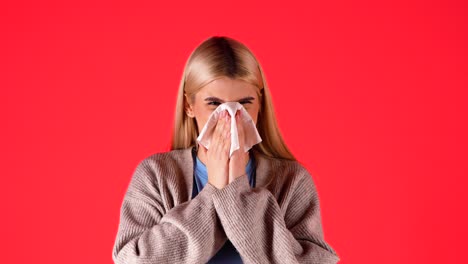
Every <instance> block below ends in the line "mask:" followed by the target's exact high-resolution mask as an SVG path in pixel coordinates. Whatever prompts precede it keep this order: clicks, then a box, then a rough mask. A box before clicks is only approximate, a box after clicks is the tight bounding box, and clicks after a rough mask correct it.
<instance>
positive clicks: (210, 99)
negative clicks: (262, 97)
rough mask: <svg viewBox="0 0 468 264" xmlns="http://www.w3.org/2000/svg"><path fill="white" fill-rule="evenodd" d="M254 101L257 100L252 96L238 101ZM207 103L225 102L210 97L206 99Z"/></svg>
mask: <svg viewBox="0 0 468 264" xmlns="http://www.w3.org/2000/svg"><path fill="white" fill-rule="evenodd" d="M252 100H255V98H253V97H252V96H248V97H244V98H241V99H239V100H237V101H252ZM205 101H219V102H224V101H223V100H221V99H219V98H218V97H214V96H210V97H207V98H205Z"/></svg>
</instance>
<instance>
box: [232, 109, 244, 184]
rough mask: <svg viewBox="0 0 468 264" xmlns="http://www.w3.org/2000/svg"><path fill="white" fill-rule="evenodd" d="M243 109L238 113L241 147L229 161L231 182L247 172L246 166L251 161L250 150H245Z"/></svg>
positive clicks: (237, 122) (237, 121)
mask: <svg viewBox="0 0 468 264" xmlns="http://www.w3.org/2000/svg"><path fill="white" fill-rule="evenodd" d="M240 115H241V111H237V113H236V124H237V133H238V135H239V149H238V150H236V151H234V152H233V153H232V156H231V158H230V161H229V183H231V182H233V181H234V180H235V179H236V178H238V177H240V176H242V175H244V174H245V167H246V166H247V163H248V162H249V152H244V136H245V134H244V122H242V120H241V118H240Z"/></svg>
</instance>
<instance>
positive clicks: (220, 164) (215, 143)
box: [204, 111, 231, 189]
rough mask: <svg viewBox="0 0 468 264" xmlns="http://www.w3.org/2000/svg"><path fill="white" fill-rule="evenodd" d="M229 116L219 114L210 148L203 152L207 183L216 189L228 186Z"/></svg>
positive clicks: (225, 112)
mask: <svg viewBox="0 0 468 264" xmlns="http://www.w3.org/2000/svg"><path fill="white" fill-rule="evenodd" d="M230 131H231V116H230V115H229V114H228V113H227V111H223V112H222V113H221V114H219V117H218V122H217V123H216V127H215V130H214V132H213V135H212V138H211V143H210V148H209V149H208V150H207V149H206V148H204V150H205V154H206V155H205V156H206V158H207V161H206V170H207V172H208V182H209V183H210V184H211V185H213V186H215V187H216V188H218V189H222V188H224V187H225V186H226V185H228V184H229V149H230V147H231V133H230Z"/></svg>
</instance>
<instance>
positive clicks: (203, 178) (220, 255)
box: [192, 148, 255, 264]
mask: <svg viewBox="0 0 468 264" xmlns="http://www.w3.org/2000/svg"><path fill="white" fill-rule="evenodd" d="M193 150H195V148H193ZM192 155H193V159H194V174H193V180H194V183H195V184H193V192H192V199H193V198H194V197H195V196H197V194H198V193H199V192H200V191H201V190H202V189H203V187H205V185H206V183H207V182H208V173H207V170H206V166H205V164H203V163H202V162H201V161H200V159H199V158H198V157H197V154H196V151H192ZM245 172H246V173H247V174H248V178H249V183H250V186H252V187H255V160H254V158H253V155H252V154H250V158H249V162H248V163H247V166H246V168H245ZM208 263H210V264H212V263H226V264H230V263H233V264H234V263H242V259H241V257H240V255H239V252H237V250H236V248H235V247H234V245H233V244H232V243H231V241H230V240H229V239H228V240H227V241H226V243H225V244H224V246H223V247H222V248H221V249H220V250H219V251H218V252H217V253H216V255H214V256H213V257H212V258H211V259H210V261H209V262H208Z"/></svg>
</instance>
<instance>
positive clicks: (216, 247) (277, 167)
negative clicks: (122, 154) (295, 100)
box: [112, 36, 339, 264]
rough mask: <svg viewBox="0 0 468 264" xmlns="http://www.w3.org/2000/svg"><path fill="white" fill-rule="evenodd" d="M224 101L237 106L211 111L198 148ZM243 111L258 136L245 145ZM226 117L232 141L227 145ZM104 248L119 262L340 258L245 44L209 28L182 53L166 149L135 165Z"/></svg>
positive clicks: (317, 260) (326, 260)
mask: <svg viewBox="0 0 468 264" xmlns="http://www.w3.org/2000/svg"><path fill="white" fill-rule="evenodd" d="M227 102H238V103H240V104H241V105H242V106H243V107H244V108H245V110H246V112H243V111H237V112H236V114H235V116H233V115H232V114H231V115H230V114H228V113H227V112H226V111H224V112H220V113H219V114H218V116H217V117H216V119H215V122H216V123H215V127H214V128H213V133H212V137H211V143H210V146H209V148H206V147H205V146H203V145H201V144H199V142H198V141H197V138H198V136H199V133H200V131H201V130H202V128H204V127H205V125H206V124H207V121H208V119H209V118H210V116H211V114H212V113H213V112H214V111H215V110H216V109H217V108H218V107H219V106H220V105H221V104H224V103H227ZM241 109H242V107H241ZM242 113H244V115H245V114H246V113H248V118H250V119H251V120H253V122H254V123H255V128H256V130H257V131H258V134H259V135H260V137H261V139H262V141H261V142H260V143H258V144H256V145H254V146H253V147H252V148H251V149H250V150H249V151H247V152H244V151H241V150H243V149H244V145H243V144H244V142H245V137H246V134H247V133H246V128H245V125H244V124H245V123H243V122H240V120H241V117H242ZM244 117H245V116H244ZM231 118H235V124H236V126H237V131H238V139H239V140H238V143H239V144H240V148H239V149H238V150H236V151H234V152H232V153H231V154H230V146H231V134H230V132H231V121H233V120H231ZM112 256H113V260H114V262H115V263H118V264H128V263H148V264H149V263H337V262H338V261H339V257H338V255H337V253H336V252H335V251H334V250H333V249H332V248H331V246H330V245H328V244H327V243H326V242H325V240H324V235H323V231H322V225H321V216H320V205H319V198H318V195H317V191H316V188H315V185H314V182H313V180H312V178H311V175H310V174H309V173H308V171H307V170H306V169H305V168H304V167H303V166H302V165H301V164H300V163H299V162H298V161H296V159H295V158H294V156H293V155H292V154H291V152H290V151H289V150H288V148H287V146H286V144H285V142H284V140H283V139H282V137H281V134H280V130H279V129H278V126H277V122H276V117H275V114H274V110H273V104H272V99H271V95H270V92H269V90H268V86H267V83H266V80H265V77H264V74H263V71H262V68H261V66H260V64H259V62H258V61H257V59H256V58H255V56H254V55H253V54H252V52H251V51H250V50H249V49H248V48H247V47H246V46H245V45H244V44H242V43H240V42H239V41H237V40H234V39H232V38H229V37H219V36H215V37H211V38H209V39H207V40H205V41H204V42H202V43H201V44H200V45H199V46H198V47H197V48H196V49H195V50H194V51H193V52H192V54H191V55H190V57H189V59H188V61H187V63H186V65H185V69H184V72H183V76H182V80H181V83H180V87H179V93H178V97H177V105H176V112H175V123H174V131H173V138H172V150H171V151H168V152H164V153H156V154H153V155H151V156H149V157H147V158H145V159H143V160H142V161H141V162H140V163H139V164H138V166H137V167H136V170H135V172H134V174H133V176H132V179H131V181H130V184H129V186H128V190H127V192H126V194H125V197H124V199H123V203H122V207H121V211H120V223H119V228H118V232H117V237H116V241H115V244H114V247H113V254H112Z"/></svg>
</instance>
